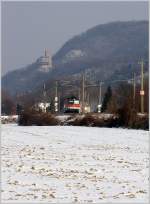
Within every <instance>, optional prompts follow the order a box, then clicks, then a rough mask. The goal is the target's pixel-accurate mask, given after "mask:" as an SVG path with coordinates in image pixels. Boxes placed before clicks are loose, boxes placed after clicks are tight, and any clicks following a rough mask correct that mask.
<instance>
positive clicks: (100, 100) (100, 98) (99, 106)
mask: <svg viewBox="0 0 150 204" xmlns="http://www.w3.org/2000/svg"><path fill="white" fill-rule="evenodd" d="M101 107H102V82H100V83H99V101H98V113H100V112H101Z"/></svg>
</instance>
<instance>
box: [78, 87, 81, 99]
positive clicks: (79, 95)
mask: <svg viewBox="0 0 150 204" xmlns="http://www.w3.org/2000/svg"><path fill="white" fill-rule="evenodd" d="M78 98H79V101H80V99H81V96H80V88H79V89H78Z"/></svg>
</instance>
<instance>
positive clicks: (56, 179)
mask: <svg viewBox="0 0 150 204" xmlns="http://www.w3.org/2000/svg"><path fill="white" fill-rule="evenodd" d="M148 142H149V135H148V132H147V131H142V130H127V129H115V128H112V129H111V128H110V129H109V128H95V127H94V128H93V127H92V128H90V127H72V126H51V127H50V126H49V127H47V126H42V127H38V126H29V127H21V126H17V125H16V124H5V125H2V138H1V143H2V151H1V154H2V175H1V176H2V201H3V202H6V203H9V202H15V203H17V202H18V203H20V202H25V203H28V202H30V203H31V202H49V203H72V202H77V203H89V202H90V203H100V202H114V203H117V202H132V203H133V202H148V196H149V195H148V187H149V186H148V168H149V155H148V151H149V150H148Z"/></svg>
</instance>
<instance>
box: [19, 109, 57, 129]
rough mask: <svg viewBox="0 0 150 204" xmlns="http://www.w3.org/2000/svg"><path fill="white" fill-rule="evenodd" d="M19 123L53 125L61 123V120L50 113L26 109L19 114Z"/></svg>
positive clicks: (25, 124)
mask: <svg viewBox="0 0 150 204" xmlns="http://www.w3.org/2000/svg"><path fill="white" fill-rule="evenodd" d="M18 124H19V125H24V126H30V125H39V126H44V125H45V126H46V125H49V126H52V125H59V124H60V121H59V120H58V119H56V118H55V116H54V115H52V114H50V113H40V112H37V111H33V110H25V111H23V112H22V113H21V115H20V116H19V119H18Z"/></svg>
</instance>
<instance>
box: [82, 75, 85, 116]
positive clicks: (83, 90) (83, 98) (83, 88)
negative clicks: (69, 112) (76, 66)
mask: <svg viewBox="0 0 150 204" xmlns="http://www.w3.org/2000/svg"><path fill="white" fill-rule="evenodd" d="M84 100H85V75H84V73H83V75H82V113H84V109H85V101H84Z"/></svg>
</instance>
